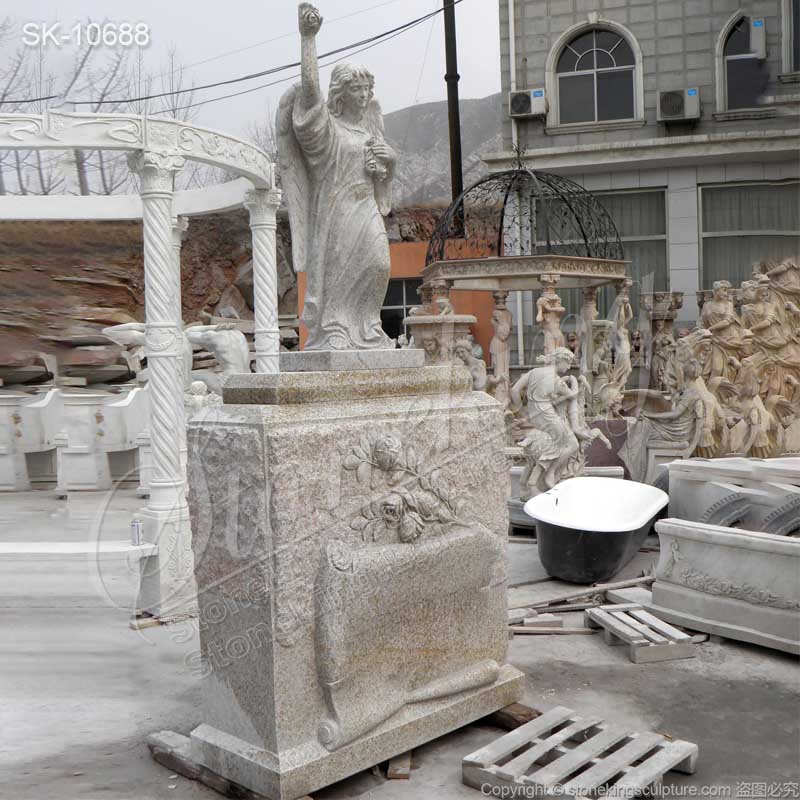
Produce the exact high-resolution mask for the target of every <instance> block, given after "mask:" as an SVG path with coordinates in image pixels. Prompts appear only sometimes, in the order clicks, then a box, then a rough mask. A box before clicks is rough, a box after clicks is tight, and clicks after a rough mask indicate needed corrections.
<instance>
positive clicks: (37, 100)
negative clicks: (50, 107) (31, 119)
mask: <svg viewBox="0 0 800 800" xmlns="http://www.w3.org/2000/svg"><path fill="white" fill-rule="evenodd" d="M56 97H59V95H57V94H49V95H47V97H29V98H28V99H27V100H3V102H2V103H0V106H19V105H24V104H25V103H40V102H42V101H43V100H55V99H56Z"/></svg>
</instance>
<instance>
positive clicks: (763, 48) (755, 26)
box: [750, 18, 767, 61]
mask: <svg viewBox="0 0 800 800" xmlns="http://www.w3.org/2000/svg"><path fill="white" fill-rule="evenodd" d="M750 52H751V53H752V54H753V55H754V56H755V57H756V58H760V59H761V60H762V61H763V60H764V59H765V58H766V57H767V23H766V22H765V21H764V20H763V19H761V18H757V19H753V18H751V19H750Z"/></svg>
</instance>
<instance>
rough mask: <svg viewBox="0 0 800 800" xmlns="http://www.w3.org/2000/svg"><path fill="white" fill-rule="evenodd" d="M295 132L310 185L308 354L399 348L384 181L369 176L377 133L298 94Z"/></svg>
mask: <svg viewBox="0 0 800 800" xmlns="http://www.w3.org/2000/svg"><path fill="white" fill-rule="evenodd" d="M292 128H293V131H294V135H295V136H296V139H297V142H298V144H299V146H300V150H301V151H302V157H303V159H304V160H305V166H306V170H307V173H308V177H309V184H310V185H309V197H308V199H307V203H308V209H307V215H308V216H307V220H308V225H307V227H306V230H305V231H304V233H305V235H306V237H307V239H306V243H305V244H306V246H305V255H306V264H305V267H306V274H307V285H306V296H305V304H304V309H303V322H304V323H305V324H306V327H307V328H308V333H309V337H308V340H307V342H306V345H305V349H306V350H323V349H324V350H341V349H356V350H362V349H374V348H382V347H383V348H385V347H392V346H393V343H392V341H391V340H390V339H389V338H388V337H387V336H386V334H385V333H384V332H383V330H382V328H381V320H380V309H381V306H382V305H383V299H384V296H385V294H386V287H387V284H388V282H389V271H390V258H389V241H388V238H387V235H386V227H385V225H384V222H383V218H382V216H381V211H380V209H379V208H378V202H377V200H376V182H377V179H374V178H373V176H372V175H371V174H369V173H368V172H367V158H366V148H367V143H368V142H369V140H370V139H372V138H373V136H374V135H373V133H371V132H370V131H368V130H367V129H366V128H365V127H364V128H362V127H361V126H359V125H354V124H352V123H348V122H345V121H344V120H343V119H342V118H341V117H337V116H334V115H333V114H332V113H331V112H330V110H329V109H328V107H327V105H326V104H325V103H323V102H320V103H318V104H316V105H315V106H313V107H312V108H310V109H305V108H303V106H302V104H301V103H300V102H299V96H297V97H295V101H294V108H293V110H292ZM293 233H294V232H293ZM301 235H302V234H301Z"/></svg>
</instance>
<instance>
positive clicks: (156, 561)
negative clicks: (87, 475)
mask: <svg viewBox="0 0 800 800" xmlns="http://www.w3.org/2000/svg"><path fill="white" fill-rule="evenodd" d="M128 164H129V166H130V168H131V170H132V171H134V172H136V173H137V174H138V175H139V178H140V180H141V189H140V192H141V196H142V228H143V235H144V277H145V316H146V327H145V352H146V354H147V365H148V371H149V386H150V442H151V447H152V452H153V472H152V480H151V483H150V501H149V503H148V505H147V507H146V508H145V509H144V510H143V511H142V513H141V516H142V518H143V521H144V533H145V538H146V539H147V540H148V541H150V542H154V543H157V544H158V555H157V556H153V557H150V558H147V559H143V560H142V562H141V570H142V575H141V582H140V593H139V600H138V605H139V607H140V609H142V610H146V611H149V612H150V613H151V614H154V615H155V616H159V617H162V618H164V617H169V616H172V615H175V614H180V613H185V612H186V611H187V610H188V609H189V608H190V607H191V606H192V605H193V603H195V602H196V600H195V598H194V596H195V595H196V590H195V584H194V577H193V572H194V570H193V561H192V552H191V527H190V524H189V513H188V507H187V503H186V491H185V485H186V481H185V474H184V470H183V465H182V464H181V444H182V442H183V441H184V439H185V420H184V413H183V405H182V399H183V391H184V377H183V338H184V337H183V324H182V320H181V294H180V270H179V264H178V260H177V258H176V251H175V247H174V240H173V223H172V195H173V184H174V178H175V173H176V172H178V171H179V170H180V169H181V168H182V167H183V164H184V159H183V158H182V157H181V156H180V155H178V154H174V153H156V152H151V151H143V152H139V153H133V154H131V155H130V156H129V157H128Z"/></svg>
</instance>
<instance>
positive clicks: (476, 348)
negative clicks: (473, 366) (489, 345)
mask: <svg viewBox="0 0 800 800" xmlns="http://www.w3.org/2000/svg"><path fill="white" fill-rule="evenodd" d="M466 338H467V341H468V342H469V345H470V348H471V349H472V355H474V356H475V358H479V359H480V360H481V361H483V360H484V358H483V347H482V346H481V343H480V342H476V341H475V336H474V334H472V333H468V334H467V337H466Z"/></svg>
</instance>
